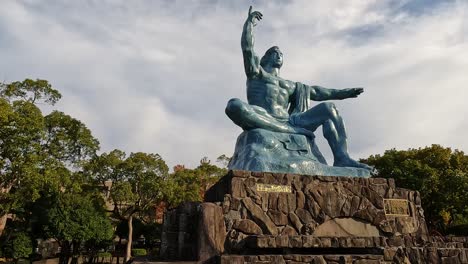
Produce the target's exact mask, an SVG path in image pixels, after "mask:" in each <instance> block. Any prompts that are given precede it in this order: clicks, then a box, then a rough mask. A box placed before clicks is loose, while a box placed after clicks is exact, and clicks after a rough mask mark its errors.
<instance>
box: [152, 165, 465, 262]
mask: <svg viewBox="0 0 468 264" xmlns="http://www.w3.org/2000/svg"><path fill="white" fill-rule="evenodd" d="M161 256H162V257H164V258H165V259H167V260H192V261H199V262H200V263H468V261H467V257H468V238H463V237H460V238H457V237H444V238H442V237H431V236H429V235H428V232H427V227H426V223H425V220H424V212H423V209H422V206H421V199H420V195H419V193H418V192H415V191H411V190H406V189H402V188H397V187H396V186H395V183H394V181H393V180H392V179H382V178H370V179H364V178H352V177H332V176H307V175H295V174H281V173H259V172H248V171H230V172H229V173H228V175H226V176H225V177H223V178H222V179H221V180H220V181H219V182H218V183H217V184H215V185H214V186H213V187H212V188H211V189H210V190H209V191H208V192H207V193H206V197H205V202H204V203H187V204H184V205H182V206H180V207H179V208H177V209H174V210H172V211H170V212H168V213H167V214H166V216H165V220H164V226H163V237H162V248H161Z"/></svg>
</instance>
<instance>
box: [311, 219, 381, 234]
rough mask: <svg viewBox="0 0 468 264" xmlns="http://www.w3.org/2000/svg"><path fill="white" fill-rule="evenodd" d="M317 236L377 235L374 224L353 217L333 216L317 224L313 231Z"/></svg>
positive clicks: (377, 231)
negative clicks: (333, 217)
mask: <svg viewBox="0 0 468 264" xmlns="http://www.w3.org/2000/svg"><path fill="white" fill-rule="evenodd" d="M313 235H314V236H318V237H351V236H359V237H378V236H380V232H379V230H378V229H377V227H376V226H374V225H372V224H369V223H365V222H362V221H358V220H355V219H353V218H335V219H331V220H329V221H327V222H325V223H323V224H321V225H319V226H318V227H317V228H316V229H315V231H314V233H313Z"/></svg>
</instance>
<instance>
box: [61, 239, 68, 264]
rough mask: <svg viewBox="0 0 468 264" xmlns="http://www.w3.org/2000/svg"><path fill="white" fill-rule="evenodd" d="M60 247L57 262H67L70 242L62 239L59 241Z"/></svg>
mask: <svg viewBox="0 0 468 264" xmlns="http://www.w3.org/2000/svg"><path fill="white" fill-rule="evenodd" d="M61 247H62V249H61V250H60V257H59V264H67V263H68V259H69V258H70V243H69V242H68V241H63V243H61Z"/></svg>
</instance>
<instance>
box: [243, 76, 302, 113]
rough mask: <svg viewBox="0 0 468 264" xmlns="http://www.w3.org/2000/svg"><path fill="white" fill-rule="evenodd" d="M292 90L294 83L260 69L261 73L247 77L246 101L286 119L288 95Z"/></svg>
mask: <svg viewBox="0 0 468 264" xmlns="http://www.w3.org/2000/svg"><path fill="white" fill-rule="evenodd" d="M293 92H294V83H292V82H290V81H287V80H284V79H282V78H280V77H278V76H274V75H272V74H270V73H267V72H265V71H264V70H261V73H260V74H259V75H258V76H256V77H254V78H250V79H247V101H248V102H249V104H251V105H256V106H260V107H262V108H264V109H265V110H266V111H267V112H268V113H269V114H271V115H272V116H274V117H277V118H280V119H287V118H288V117H289V114H288V104H289V97H290V96H291V95H292V93H293Z"/></svg>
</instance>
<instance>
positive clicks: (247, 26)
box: [241, 6, 263, 78]
mask: <svg viewBox="0 0 468 264" xmlns="http://www.w3.org/2000/svg"><path fill="white" fill-rule="evenodd" d="M262 17H263V15H262V13H260V12H258V11H252V6H250V8H249V14H248V17H247V20H246V21H245V23H244V29H243V30H242V37H241V47H242V55H243V57H244V69H245V74H246V75H247V78H252V77H254V76H255V75H257V74H258V73H259V72H260V70H259V67H260V66H259V65H260V61H259V59H258V57H257V56H256V55H255V52H254V50H253V46H254V36H253V27H254V26H255V25H256V24H257V21H260V20H261V19H262Z"/></svg>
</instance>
